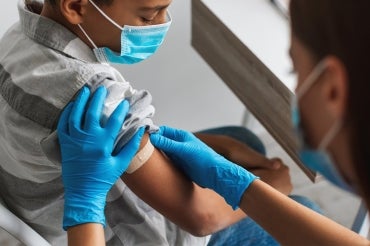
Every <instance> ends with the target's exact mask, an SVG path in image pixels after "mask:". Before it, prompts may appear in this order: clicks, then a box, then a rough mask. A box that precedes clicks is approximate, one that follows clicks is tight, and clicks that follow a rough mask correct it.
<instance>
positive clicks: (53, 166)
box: [0, 0, 206, 245]
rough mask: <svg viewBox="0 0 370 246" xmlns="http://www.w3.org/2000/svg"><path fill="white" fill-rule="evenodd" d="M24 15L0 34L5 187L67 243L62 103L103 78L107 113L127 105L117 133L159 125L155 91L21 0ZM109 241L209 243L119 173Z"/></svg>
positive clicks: (44, 228) (56, 240) (10, 199)
mask: <svg viewBox="0 0 370 246" xmlns="http://www.w3.org/2000/svg"><path fill="white" fill-rule="evenodd" d="M18 9H19V14H20V22H19V23H17V24H15V25H14V26H13V27H12V28H11V29H10V30H9V31H8V32H7V33H6V34H5V35H4V37H3V38H2V39H1V41H0V94H1V95H0V119H1V120H0V160H1V161H0V194H1V196H2V197H3V198H4V200H5V202H6V203H7V205H8V206H9V208H10V209H11V210H12V211H14V212H15V213H16V214H17V215H18V216H19V217H21V218H22V219H23V220H24V221H25V222H26V223H28V224H30V225H31V226H32V227H33V228H34V229H35V230H36V231H38V232H39V233H40V234H41V235H42V236H44V237H45V238H46V239H47V240H48V241H50V242H51V243H52V245H66V243H67V242H66V233H65V232H64V231H63V230H62V215H63V186H62V181H61V167H60V152H59V146H58V141H57V135H56V132H55V127H56V124H57V120H58V117H59V114H60V113H61V111H62V109H63V108H64V107H65V106H66V105H67V104H68V102H69V101H70V100H72V99H73V98H74V96H75V95H76V93H77V92H78V91H79V89H80V88H81V87H82V86H83V85H85V84H87V85H89V87H90V88H91V89H92V90H95V89H96V88H97V87H98V86H99V85H105V86H106V87H107V88H108V90H109V93H108V97H107V100H106V103H105V106H104V119H107V118H108V116H109V115H110V114H111V113H112V111H113V110H114V108H115V107H116V106H117V105H118V104H119V103H120V102H121V101H122V100H123V99H127V100H128V101H129V103H130V105H131V106H130V112H129V115H128V117H127V120H126V122H125V124H124V125H123V127H122V130H121V132H120V135H119V140H118V141H117V148H119V147H121V146H122V145H123V144H125V143H126V142H127V141H128V140H129V139H130V138H131V137H132V136H133V134H134V133H135V132H136V131H137V129H138V128H139V127H141V126H145V127H147V129H148V130H149V131H156V130H157V126H156V125H154V124H153V122H152V117H153V115H154V107H153V106H152V104H151V101H152V99H151V95H150V94H149V92H147V91H145V90H135V89H133V88H132V87H131V84H130V83H129V82H127V81H125V80H124V78H123V77H122V76H121V75H120V74H119V72H118V71H117V70H115V69H114V68H113V67H111V66H109V65H107V64H100V63H98V62H97V60H96V58H95V56H94V55H93V53H92V51H91V49H90V48H89V47H88V46H87V45H86V44H84V43H83V42H82V41H81V40H80V39H78V38H77V37H76V36H75V35H74V34H73V33H71V32H69V31H68V30H67V29H65V28H64V27H63V26H61V25H59V24H58V23H55V22H54V21H52V20H50V19H47V18H44V17H40V16H39V15H37V14H35V13H32V12H30V11H28V10H27V8H26V7H25V5H24V2H23V0H20V2H19V3H18ZM106 215H107V227H106V237H107V242H108V245H175V244H176V245H204V244H205V243H206V239H205V238H196V237H193V236H191V235H190V234H188V233H186V232H184V231H182V230H181V229H179V228H178V227H177V226H175V225H174V224H172V223H171V222H169V221H168V220H167V219H166V218H164V217H163V216H162V215H161V214H159V213H158V212H156V211H155V210H154V209H153V208H151V207H150V206H148V205H147V204H145V203H144V202H143V201H142V200H140V199H139V198H138V197H137V196H136V195H135V194H134V193H132V192H131V190H130V189H129V188H128V187H126V185H125V184H124V183H123V182H122V181H119V182H117V184H116V185H115V186H114V187H113V189H112V191H111V192H110V194H109V196H108V202H107V207H106Z"/></svg>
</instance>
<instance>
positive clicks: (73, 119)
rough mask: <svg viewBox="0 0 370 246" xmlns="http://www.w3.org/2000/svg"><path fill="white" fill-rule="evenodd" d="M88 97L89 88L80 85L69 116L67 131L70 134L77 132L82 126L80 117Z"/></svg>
mask: <svg viewBox="0 0 370 246" xmlns="http://www.w3.org/2000/svg"><path fill="white" fill-rule="evenodd" d="M89 97H90V90H89V89H88V88H87V87H82V89H81V90H80V93H79V94H78V96H77V98H76V100H75V102H74V103H73V108H72V111H71V114H70V118H69V131H70V134H71V135H75V134H76V133H78V132H79V131H80V129H81V126H82V122H81V121H82V119H83V115H84V111H85V106H86V104H87V102H88V100H89Z"/></svg>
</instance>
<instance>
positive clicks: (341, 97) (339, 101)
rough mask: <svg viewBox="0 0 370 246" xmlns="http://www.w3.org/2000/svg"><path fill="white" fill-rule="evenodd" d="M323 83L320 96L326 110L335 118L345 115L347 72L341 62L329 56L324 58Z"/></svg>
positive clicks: (341, 117)
mask: <svg viewBox="0 0 370 246" xmlns="http://www.w3.org/2000/svg"><path fill="white" fill-rule="evenodd" d="M325 63H326V70H325V75H324V76H325V83H323V90H322V93H323V94H322V96H323V98H324V102H325V105H326V108H327V110H328V112H329V113H330V114H331V115H332V117H333V118H335V119H344V118H345V117H346V109H347V107H346V105H347V100H348V83H349V81H348V73H347V69H346V67H345V66H344V64H343V62H342V61H341V60H340V59H339V58H337V57H335V56H329V57H327V58H326V59H325Z"/></svg>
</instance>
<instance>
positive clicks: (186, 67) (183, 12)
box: [0, 0, 243, 130]
mask: <svg viewBox="0 0 370 246" xmlns="http://www.w3.org/2000/svg"><path fill="white" fill-rule="evenodd" d="M16 5H17V1H10V2H9V3H7V4H6V5H5V4H3V5H2V7H1V8H0V20H1V23H2V24H1V27H0V35H1V36H2V35H3V34H4V32H5V30H6V29H7V28H8V27H9V26H11V24H13V23H14V22H15V21H16V20H17V19H18V12H17V7H16ZM190 7H191V6H190V0H174V2H173V5H172V6H171V9H170V10H171V14H172V18H173V24H172V26H171V28H170V31H169V33H168V36H167V39H166V41H165V43H164V45H163V46H162V47H161V48H160V50H159V51H158V52H157V54H156V55H154V56H153V57H151V58H150V59H149V60H147V61H145V62H143V63H141V64H138V65H133V66H132V65H131V66H120V67H117V68H118V69H119V70H120V71H121V72H122V74H123V75H124V77H125V78H126V79H127V80H128V81H131V83H132V84H133V85H134V87H135V88H140V89H148V90H149V91H150V92H151V93H152V95H153V99H154V100H153V103H154V105H155V106H156V109H157V111H156V116H155V120H156V122H157V123H158V124H169V125H171V126H176V127H179V128H185V129H188V130H198V129H201V128H205V127H212V126H218V125H223V124H240V122H241V118H242V113H243V106H242V104H241V103H240V102H239V100H238V99H236V98H235V97H234V95H233V94H232V93H231V92H230V91H229V89H228V88H227V87H226V86H225V85H224V84H223V82H222V81H221V80H220V79H219V78H218V77H217V75H215V74H214V72H213V71H212V70H211V69H210V68H209V67H208V65H207V64H206V63H205V62H204V61H203V60H202V58H201V57H200V56H199V55H198V54H197V53H196V51H195V50H194V49H193V48H192V47H191V45H190Z"/></svg>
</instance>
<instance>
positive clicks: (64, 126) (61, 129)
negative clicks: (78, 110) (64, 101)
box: [57, 102, 73, 135]
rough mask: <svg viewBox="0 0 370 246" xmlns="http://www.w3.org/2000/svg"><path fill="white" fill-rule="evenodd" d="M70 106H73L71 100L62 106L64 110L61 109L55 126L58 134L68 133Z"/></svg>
mask: <svg viewBox="0 0 370 246" xmlns="http://www.w3.org/2000/svg"><path fill="white" fill-rule="evenodd" d="M72 108H73V102H71V103H69V104H68V105H67V106H66V107H65V108H64V110H63V112H62V114H61V116H60V118H59V121H58V126H57V130H58V135H60V134H66V135H69V131H68V124H69V117H70V115H71V112H72Z"/></svg>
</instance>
